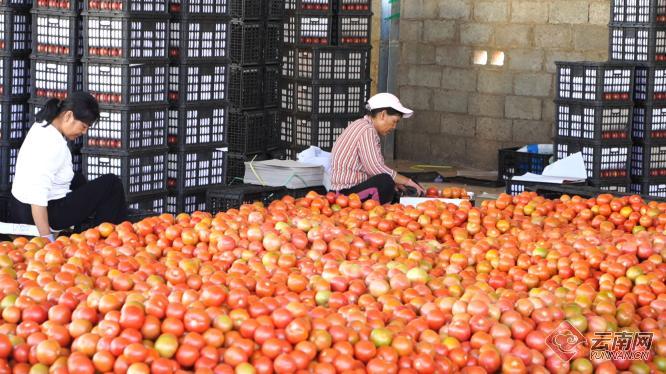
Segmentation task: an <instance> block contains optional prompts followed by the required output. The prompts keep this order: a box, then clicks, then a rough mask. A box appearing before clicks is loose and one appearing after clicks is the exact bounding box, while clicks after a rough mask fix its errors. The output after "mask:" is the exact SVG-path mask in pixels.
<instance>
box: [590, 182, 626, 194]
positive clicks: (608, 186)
mask: <svg viewBox="0 0 666 374" xmlns="http://www.w3.org/2000/svg"><path fill="white" fill-rule="evenodd" d="M588 185H589V186H591V187H593V188H595V189H598V190H599V191H603V192H607V193H612V194H627V193H630V192H631V187H630V185H631V180H630V179H626V180H619V181H599V182H588Z"/></svg>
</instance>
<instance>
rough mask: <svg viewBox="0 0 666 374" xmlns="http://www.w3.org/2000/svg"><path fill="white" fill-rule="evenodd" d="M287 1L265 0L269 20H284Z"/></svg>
mask: <svg viewBox="0 0 666 374" xmlns="http://www.w3.org/2000/svg"><path fill="white" fill-rule="evenodd" d="M285 1H286V0H265V1H264V3H265V4H266V18H267V19H269V20H282V18H284V11H285V9H284V3H285ZM280 27H282V26H280Z"/></svg>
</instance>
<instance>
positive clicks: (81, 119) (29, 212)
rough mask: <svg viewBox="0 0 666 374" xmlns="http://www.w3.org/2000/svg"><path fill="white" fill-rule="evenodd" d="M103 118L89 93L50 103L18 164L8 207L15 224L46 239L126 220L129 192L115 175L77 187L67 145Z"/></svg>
mask: <svg viewBox="0 0 666 374" xmlns="http://www.w3.org/2000/svg"><path fill="white" fill-rule="evenodd" d="M98 119H99V106H98V104H97V101H96V100H95V98H94V97H92V95H90V94H89V93H87V92H74V93H72V95H70V97H69V98H68V99H66V100H64V101H61V100H58V99H51V100H49V101H48V102H47V103H46V105H45V107H44V108H43V109H42V110H41V111H40V112H39V113H37V115H36V121H35V123H34V124H33V126H32V127H31V128H30V131H29V132H28V134H27V135H26V138H25V140H24V141H23V144H22V145H21V149H20V150H19V153H18V158H17V160H16V173H15V175H14V182H13V183H12V197H11V199H10V203H9V205H10V206H9V215H10V220H11V222H15V223H27V224H34V225H36V226H37V229H38V230H39V234H40V235H41V236H43V237H47V238H49V239H50V240H51V241H53V240H54V238H53V235H52V233H51V229H56V230H61V229H65V228H68V227H71V226H77V225H80V224H81V223H83V222H84V221H86V220H87V219H88V218H89V217H91V216H92V217H93V221H92V223H93V224H95V225H97V224H99V223H102V222H111V223H120V222H122V221H123V220H124V219H125V218H126V215H127V207H126V202H125V193H124V190H123V185H122V182H121V181H120V179H119V178H118V177H117V176H116V175H113V174H108V175H104V176H101V177H99V178H97V179H95V180H93V181H90V182H87V183H83V184H81V183H80V181H75V182H74V183H72V182H73V179H75V178H74V168H73V165H72V154H71V152H70V150H69V147H68V146H67V141H68V140H74V139H76V138H78V137H79V136H82V135H83V134H85V132H86V131H87V130H88V128H89V127H90V126H92V125H93V124H94V123H95V122H97V120H98Z"/></svg>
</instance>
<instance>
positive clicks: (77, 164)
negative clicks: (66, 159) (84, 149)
mask: <svg viewBox="0 0 666 374" xmlns="http://www.w3.org/2000/svg"><path fill="white" fill-rule="evenodd" d="M72 169H73V170H74V172H75V173H83V155H82V154H81V153H80V152H79V153H72Z"/></svg>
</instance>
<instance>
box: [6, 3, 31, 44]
mask: <svg viewBox="0 0 666 374" xmlns="http://www.w3.org/2000/svg"><path fill="white" fill-rule="evenodd" d="M31 23H32V17H31V16H30V14H29V13H17V12H16V11H14V10H13V9H12V8H7V7H0V51H2V52H9V53H13V54H26V53H30V49H31V47H32V46H31V38H30V37H31V34H32V32H31V28H30V25H31Z"/></svg>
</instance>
